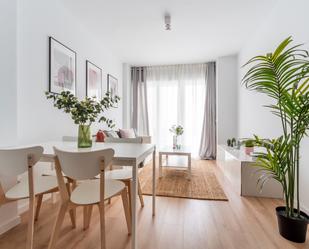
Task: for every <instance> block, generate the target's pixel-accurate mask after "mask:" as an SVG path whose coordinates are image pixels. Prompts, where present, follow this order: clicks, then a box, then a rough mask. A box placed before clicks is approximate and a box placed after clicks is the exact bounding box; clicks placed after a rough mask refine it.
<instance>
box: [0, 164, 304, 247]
mask: <svg viewBox="0 0 309 249" xmlns="http://www.w3.org/2000/svg"><path fill="white" fill-rule="evenodd" d="M205 167H213V168H214V170H215V173H216V176H217V178H218V180H219V182H220V184H221V186H222V187H223V189H224V191H225V193H226V195H227V197H228V199H229V201H228V202H222V201H208V200H190V199H180V198H167V197H158V198H157V215H156V216H155V217H154V218H153V217H152V215H151V197H149V196H144V198H145V207H144V208H143V209H142V208H140V206H138V207H139V210H138V224H139V225H138V232H139V241H138V242H139V246H140V247H139V248H140V249H295V248H297V249H305V248H307V249H309V241H308V239H307V241H306V243H305V244H296V243H292V242H289V241H287V240H285V239H284V238H282V237H281V236H280V235H279V234H278V231H277V223H276V222H277V220H276V216H275V212H274V209H275V207H276V206H278V205H280V204H281V201H279V200H274V199H265V198H244V197H240V196H239V195H238V194H237V193H236V191H235V190H234V189H233V188H232V185H231V184H230V183H229V181H228V180H227V179H226V178H225V177H224V176H223V174H222V172H221V171H220V169H219V168H217V167H216V166H215V164H214V163H213V162H209V161H205ZM57 207H58V204H53V203H52V202H51V201H46V202H44V203H43V205H42V210H41V214H40V219H39V221H38V222H37V223H36V226H35V243H34V244H35V248H36V249H43V248H47V245H48V241H49V237H50V234H51V229H52V226H53V222H54V220H55V215H56V210H57ZM82 222H83V220H82V209H81V208H79V209H78V210H77V228H76V229H72V228H71V224H70V219H69V215H66V217H65V220H64V223H63V227H62V230H61V237H60V239H59V241H58V244H57V248H59V249H60V248H61V249H71V248H72V249H73V248H74V249H78V248H80V249H99V248H100V237H99V213H98V210H97V208H94V210H93V216H92V221H91V224H90V228H89V229H88V230H87V231H83V229H82V225H83V223H82ZM26 231H27V213H25V214H23V215H22V223H21V224H20V225H18V226H17V227H15V228H13V229H12V230H10V231H9V232H7V233H5V234H3V235H1V236H0V248H1V249H24V248H25V240H26ZM106 237H107V248H109V249H129V248H130V237H129V236H128V235H127V229H126V223H125V216H124V212H123V208H122V203H121V200H120V199H119V198H115V199H113V200H112V203H111V204H110V205H106Z"/></svg>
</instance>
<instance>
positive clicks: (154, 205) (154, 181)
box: [152, 150, 162, 216]
mask: <svg viewBox="0 0 309 249" xmlns="http://www.w3.org/2000/svg"><path fill="white" fill-rule="evenodd" d="M161 163H162V161H161ZM156 182H157V180H156V150H154V151H153V152H152V215H153V216H155V214H156Z"/></svg>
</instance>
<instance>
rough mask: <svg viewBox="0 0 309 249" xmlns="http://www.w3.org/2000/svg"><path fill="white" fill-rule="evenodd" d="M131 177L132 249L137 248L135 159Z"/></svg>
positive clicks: (136, 167)
mask: <svg viewBox="0 0 309 249" xmlns="http://www.w3.org/2000/svg"><path fill="white" fill-rule="evenodd" d="M132 171H133V177H132V187H131V196H132V198H131V212H132V216H131V217H132V224H131V226H132V241H131V242H132V244H131V248H132V249H137V228H136V226H137V212H136V199H137V174H138V164H137V162H136V161H135V162H134V163H133V167H132Z"/></svg>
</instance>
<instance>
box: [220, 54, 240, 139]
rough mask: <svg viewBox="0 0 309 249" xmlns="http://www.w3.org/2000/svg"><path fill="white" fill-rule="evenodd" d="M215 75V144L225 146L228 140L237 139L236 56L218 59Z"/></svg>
mask: <svg viewBox="0 0 309 249" xmlns="http://www.w3.org/2000/svg"><path fill="white" fill-rule="evenodd" d="M216 73H217V142H218V144H226V140H227V139H229V138H233V137H235V138H237V137H238V134H237V84H238V58H237V55H230V56H224V57H219V58H218V59H217V61H216Z"/></svg>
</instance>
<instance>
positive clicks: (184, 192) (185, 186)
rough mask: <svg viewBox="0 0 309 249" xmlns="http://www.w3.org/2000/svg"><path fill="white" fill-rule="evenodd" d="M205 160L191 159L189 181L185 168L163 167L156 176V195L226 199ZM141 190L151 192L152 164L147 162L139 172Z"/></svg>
mask: <svg viewBox="0 0 309 249" xmlns="http://www.w3.org/2000/svg"><path fill="white" fill-rule="evenodd" d="M212 164H213V162H211V161H205V160H192V175H191V181H189V180H188V177H187V176H188V173H187V171H186V170H185V169H175V168H171V167H163V173H164V174H163V177H161V178H159V177H158V178H157V188H156V190H157V195H158V196H167V197H180V198H189V199H200V200H218V201H227V200H228V199H227V197H226V195H225V193H224V191H223V189H222V187H221V186H220V184H219V182H218V180H217V178H216V175H215V173H214V169H213V167H216V166H214V165H212ZM139 179H140V182H141V187H142V192H143V194H145V195H151V194H152V165H151V163H150V164H147V165H146V166H145V167H144V168H143V169H142V170H141V171H140V174H139Z"/></svg>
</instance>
